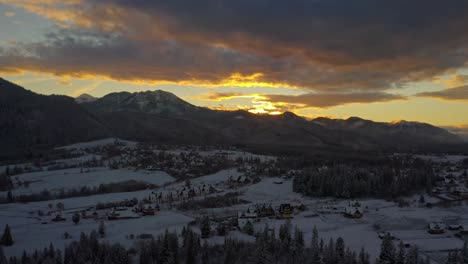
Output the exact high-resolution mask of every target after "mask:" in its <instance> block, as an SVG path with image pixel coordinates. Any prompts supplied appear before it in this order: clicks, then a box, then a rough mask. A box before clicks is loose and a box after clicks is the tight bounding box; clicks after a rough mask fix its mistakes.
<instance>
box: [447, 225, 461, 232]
mask: <svg viewBox="0 0 468 264" xmlns="http://www.w3.org/2000/svg"><path fill="white" fill-rule="evenodd" d="M461 227H462V226H461V225H449V226H448V230H452V231H456V230H460V229H461Z"/></svg>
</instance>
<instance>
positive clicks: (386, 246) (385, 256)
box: [379, 234, 396, 264]
mask: <svg viewBox="0 0 468 264" xmlns="http://www.w3.org/2000/svg"><path fill="white" fill-rule="evenodd" d="M395 254H396V253H395V246H394V245H393V241H392V238H391V236H390V234H387V235H385V237H384V238H383V239H382V244H381V249H380V256H379V259H380V262H381V263H384V264H395Z"/></svg>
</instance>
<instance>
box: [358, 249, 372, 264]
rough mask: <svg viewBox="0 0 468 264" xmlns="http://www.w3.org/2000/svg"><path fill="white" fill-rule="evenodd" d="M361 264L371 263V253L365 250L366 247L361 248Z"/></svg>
mask: <svg viewBox="0 0 468 264" xmlns="http://www.w3.org/2000/svg"><path fill="white" fill-rule="evenodd" d="M358 263H359V264H370V261H369V254H367V253H366V252H365V251H364V248H361V252H359V262H358Z"/></svg>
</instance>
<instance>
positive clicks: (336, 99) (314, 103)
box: [265, 92, 405, 108]
mask: <svg viewBox="0 0 468 264" xmlns="http://www.w3.org/2000/svg"><path fill="white" fill-rule="evenodd" d="M265 100H268V101H271V102H276V103H279V102H282V103H288V104H298V105H302V106H303V107H302V108H305V107H317V108H328V107H333V106H337V105H343V104H351V103H373V102H389V101H394V100H405V97H403V96H400V95H395V94H389V93H383V92H355V93H317V94H312V93H308V94H302V95H266V96H265Z"/></svg>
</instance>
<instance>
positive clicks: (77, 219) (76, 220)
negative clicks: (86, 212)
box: [72, 213, 80, 225]
mask: <svg viewBox="0 0 468 264" xmlns="http://www.w3.org/2000/svg"><path fill="white" fill-rule="evenodd" d="M72 221H73V223H75V225H77V224H78V223H79V222H80V214H79V213H74V214H73V216H72Z"/></svg>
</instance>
